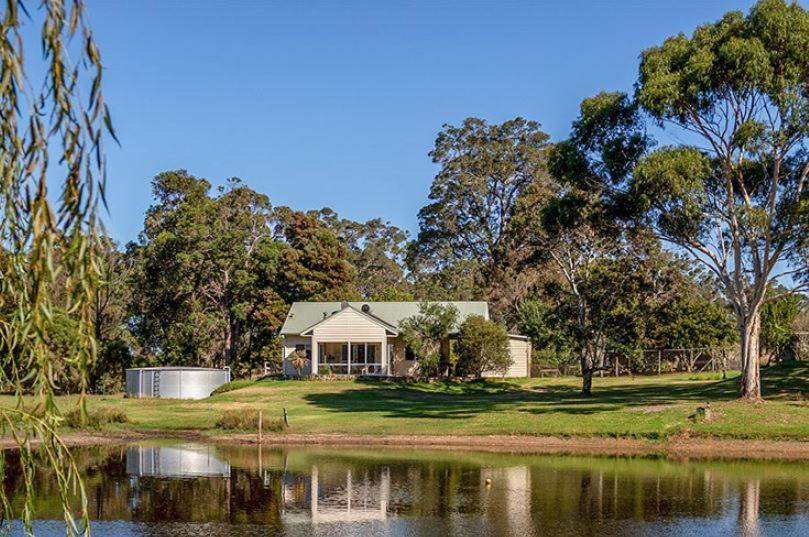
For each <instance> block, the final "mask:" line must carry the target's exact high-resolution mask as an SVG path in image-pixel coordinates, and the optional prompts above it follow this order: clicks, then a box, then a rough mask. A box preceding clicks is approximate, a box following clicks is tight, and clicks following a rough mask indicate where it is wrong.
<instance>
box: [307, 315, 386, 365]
mask: <svg viewBox="0 0 809 537" xmlns="http://www.w3.org/2000/svg"><path fill="white" fill-rule="evenodd" d="M309 333H310V334H311V345H312V360H311V370H312V371H313V372H315V373H316V372H317V371H318V366H319V363H320V357H319V356H318V352H319V348H318V345H319V344H320V343H348V344H351V343H379V344H380V349H381V362H382V374H383V375H387V374H388V369H389V368H388V330H387V329H386V328H385V326H384V325H383V324H382V323H379V322H376V321H374V320H373V319H371V318H370V317H368V316H367V315H363V314H362V313H360V312H358V311H356V310H354V309H352V308H344V309H342V310H340V311H339V312H337V313H336V314H334V315H332V316H331V317H328V318H326V319H324V320H323V321H322V322H320V323H318V324H316V325H315V326H314V327H312V328H311V329H310V330H307V331H305V332H304V334H309Z"/></svg>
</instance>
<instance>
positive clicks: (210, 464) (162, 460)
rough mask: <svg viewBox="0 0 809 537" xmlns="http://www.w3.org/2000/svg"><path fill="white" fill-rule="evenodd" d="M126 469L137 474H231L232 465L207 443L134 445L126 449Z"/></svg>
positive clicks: (175, 475) (177, 475)
mask: <svg viewBox="0 0 809 537" xmlns="http://www.w3.org/2000/svg"><path fill="white" fill-rule="evenodd" d="M126 472H127V473H128V474H129V475H132V476H137V477H143V476H154V477H230V464H229V463H227V462H225V461H223V460H221V459H219V458H218V457H216V456H215V454H214V447H213V446H208V445H204V444H183V445H179V446H171V447H168V446H166V447H162V446H161V447H144V446H134V447H130V448H127V450H126Z"/></svg>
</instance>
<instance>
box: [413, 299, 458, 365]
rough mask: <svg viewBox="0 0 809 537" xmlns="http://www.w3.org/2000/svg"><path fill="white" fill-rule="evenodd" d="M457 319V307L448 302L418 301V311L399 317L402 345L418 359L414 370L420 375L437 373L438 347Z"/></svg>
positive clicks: (445, 338) (444, 340) (439, 351)
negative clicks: (406, 316) (405, 316)
mask: <svg viewBox="0 0 809 537" xmlns="http://www.w3.org/2000/svg"><path fill="white" fill-rule="evenodd" d="M457 322H458V310H457V309H456V308H455V307H454V306H453V305H451V304H441V303H438V302H422V303H421V304H419V313H418V314H417V315H414V316H413V317H409V318H407V319H404V320H402V322H401V323H399V330H400V333H401V335H402V338H403V339H404V342H405V345H407V346H408V347H410V349H411V351H412V352H413V354H414V355H415V357H416V360H417V361H418V372H419V374H420V375H421V376H423V377H429V376H434V375H437V374H438V373H439V368H440V366H441V362H442V358H443V359H448V358H449V357H448V356H442V354H441V348H442V345H443V344H444V342H446V341H447V340H448V338H449V334H450V333H451V332H452V330H453V329H454V328H455V325H456V324H457Z"/></svg>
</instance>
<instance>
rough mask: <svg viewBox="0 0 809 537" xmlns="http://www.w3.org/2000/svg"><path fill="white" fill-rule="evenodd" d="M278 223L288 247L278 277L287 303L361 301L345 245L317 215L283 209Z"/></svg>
mask: <svg viewBox="0 0 809 537" xmlns="http://www.w3.org/2000/svg"><path fill="white" fill-rule="evenodd" d="M276 219H277V231H279V232H280V233H281V234H282V235H283V237H284V239H285V241H286V245H287V247H286V248H284V249H283V250H282V251H281V256H280V259H279V263H278V268H277V271H276V273H275V285H276V289H277V292H278V294H279V295H280V296H281V298H283V299H284V301H285V302H287V303H292V302H296V301H301V300H346V299H350V298H358V299H359V298H360V297H359V295H358V293H357V291H356V289H355V286H354V284H355V278H356V270H355V269H354V267H353V266H352V265H351V263H350V262H349V260H348V249H347V248H346V245H345V244H344V243H343V241H341V240H340V239H339V238H338V237H337V235H336V234H335V233H334V232H333V231H332V230H331V229H329V227H328V226H326V224H324V223H323V222H321V221H320V220H319V219H318V218H317V215H315V214H306V213H303V212H300V211H292V210H291V209H288V208H286V207H284V208H281V209H280V210H278V211H276Z"/></svg>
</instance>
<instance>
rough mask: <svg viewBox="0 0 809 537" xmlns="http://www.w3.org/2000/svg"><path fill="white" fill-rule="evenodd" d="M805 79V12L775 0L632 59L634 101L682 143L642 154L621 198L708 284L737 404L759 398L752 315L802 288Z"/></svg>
mask: <svg viewBox="0 0 809 537" xmlns="http://www.w3.org/2000/svg"><path fill="white" fill-rule="evenodd" d="M807 80H809V13H807V11H806V10H805V9H804V8H803V7H801V6H800V5H799V4H797V3H790V4H787V3H786V2H784V1H783V0H763V1H761V2H758V3H757V4H755V5H754V6H753V7H752V9H751V10H750V12H749V14H747V15H746V16H745V15H744V14H743V13H741V12H730V13H727V14H726V15H725V16H724V17H723V18H722V19H721V20H719V21H718V22H715V23H712V24H706V25H704V26H700V27H699V28H697V29H696V30H695V31H694V33H693V34H692V35H691V36H690V37H687V36H685V35H683V34H679V35H676V36H674V37H670V38H668V39H666V40H665V41H664V42H663V44H662V45H659V46H656V47H652V48H649V49H647V50H645V51H644V52H643V54H642V56H641V63H640V77H639V80H638V84H637V89H636V100H637V102H638V103H639V104H640V105H641V106H642V107H643V109H644V110H645V111H646V112H647V113H648V114H650V115H651V117H652V118H654V119H656V120H657V121H658V122H659V123H660V125H661V126H663V127H664V128H666V129H675V130H676V131H678V132H679V133H684V136H683V139H685V140H686V141H688V142H692V143H691V144H689V143H682V144H677V145H671V146H665V147H661V148H659V149H657V150H655V151H654V152H652V153H651V154H649V155H647V156H645V157H644V158H643V160H642V161H641V162H639V163H638V165H637V167H636V169H635V173H634V175H633V177H632V180H631V181H630V183H629V187H630V188H629V192H630V195H629V200H630V202H631V203H634V204H635V205H636V207H637V208H640V209H641V210H642V211H643V213H644V214H645V217H646V223H648V224H649V225H650V226H652V227H653V228H654V229H655V230H656V231H657V233H658V234H659V235H660V236H661V237H663V238H664V239H665V240H667V241H669V242H670V243H672V244H674V245H676V246H677V247H679V248H682V249H683V250H685V251H687V252H690V254H691V255H692V256H693V258H694V259H696V260H698V261H699V262H701V263H704V264H705V266H706V267H708V269H709V270H710V271H712V272H713V274H714V275H715V277H716V279H717V280H718V282H719V285H720V287H721V289H722V292H723V294H724V296H725V297H726V298H727V300H728V301H729V302H730V304H731V305H732V308H733V311H734V314H735V319H736V328H737V331H738V334H739V341H740V353H741V362H742V376H741V385H740V395H741V397H743V398H745V399H749V400H758V399H760V398H761V382H760V377H759V348H760V343H759V338H760V329H761V313H762V308H763V307H764V304H765V303H766V302H767V301H769V300H776V299H778V298H779V297H780V295H781V293H776V294H771V293H768V290H769V289H770V288H772V286H773V284H774V283H775V282H778V281H782V282H785V283H786V282H789V281H790V280H792V281H795V282H798V283H797V285H796V286H794V287H793V288H791V289H789V290H788V291H786V292H787V293H789V292H794V291H795V290H797V289H799V288H800V287H801V286H803V287H805V285H806V284H805V283H802V282H805V281H806V280H802V278H805V276H806V274H807V263H806V258H805V257H801V255H800V246H801V242H802V241H803V240H804V239H805V237H806V236H807V234H809V198H808V197H807V196H808V194H807V188H806V187H807V176H809V153H808V152H807V150H808V148H807V142H809V84H807Z"/></svg>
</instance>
